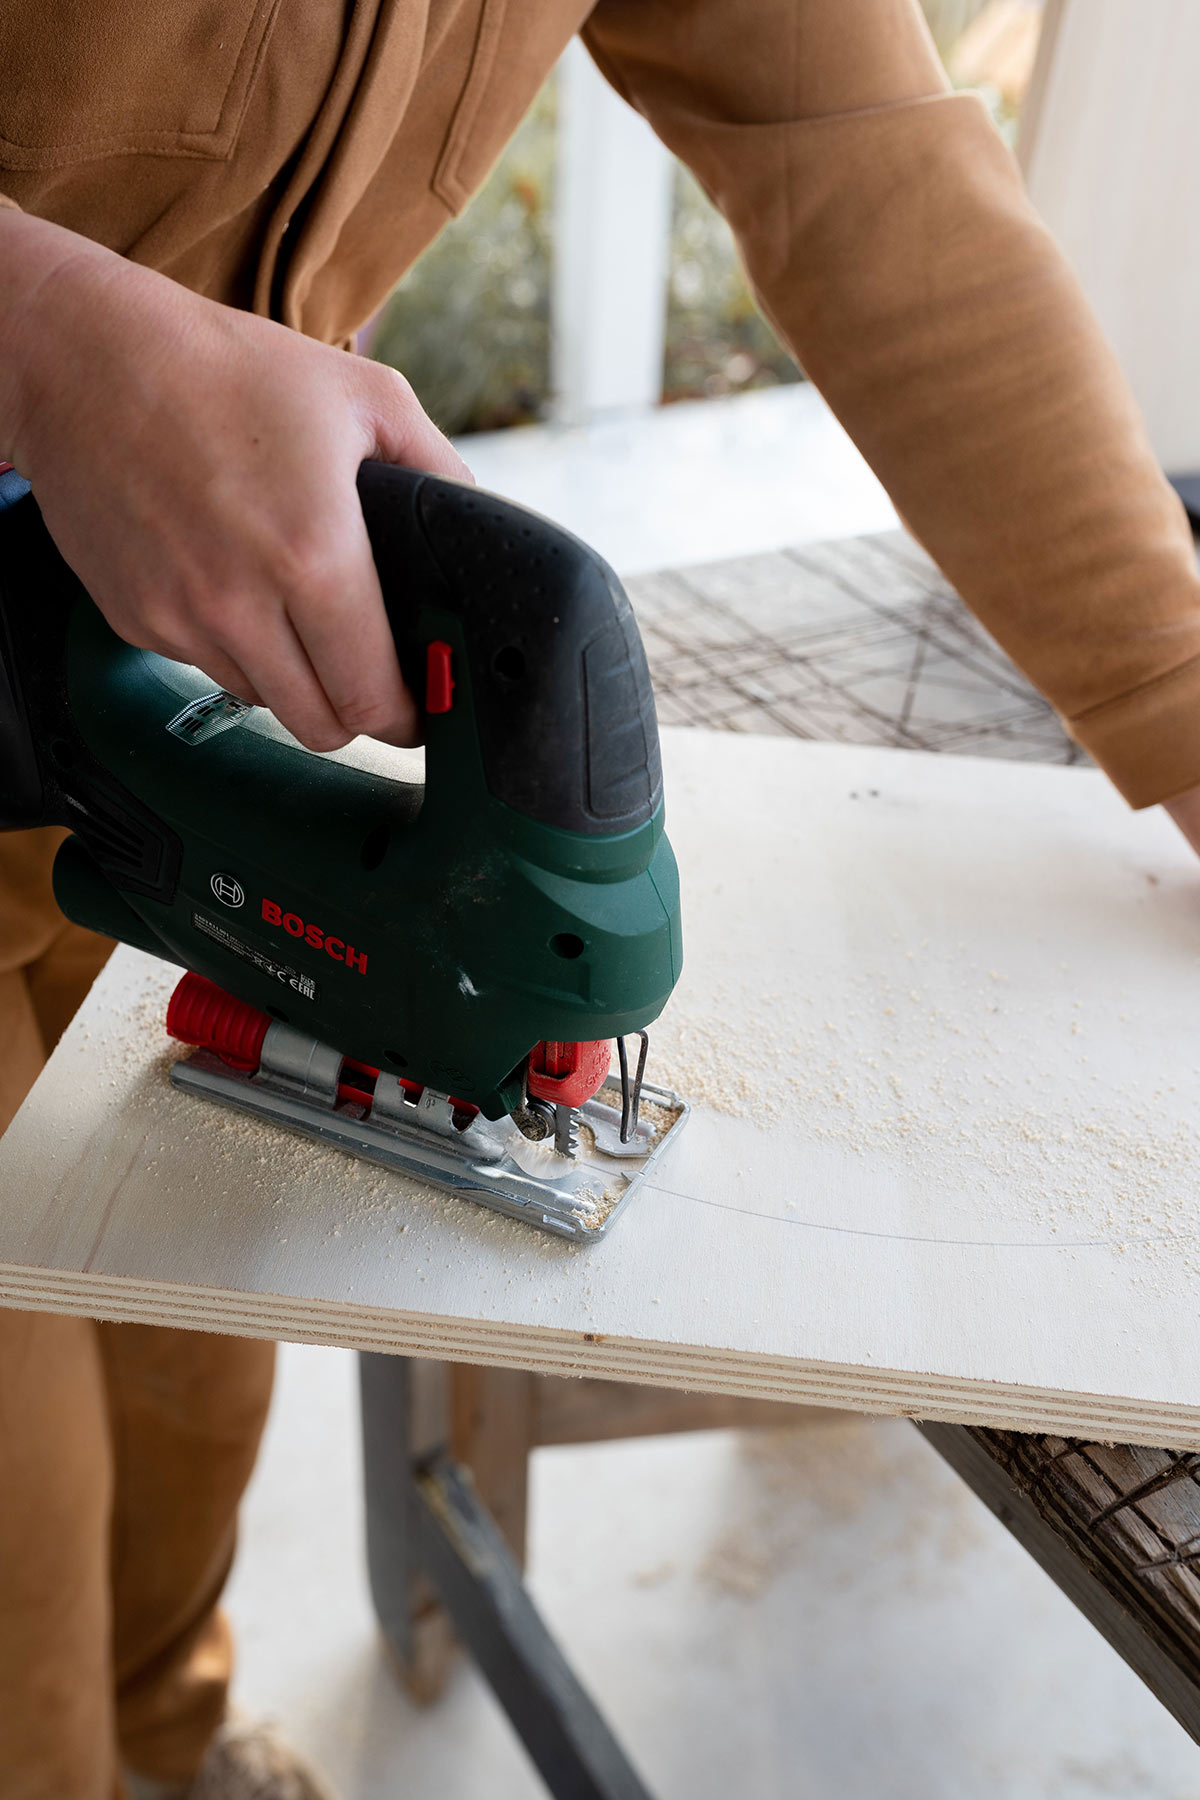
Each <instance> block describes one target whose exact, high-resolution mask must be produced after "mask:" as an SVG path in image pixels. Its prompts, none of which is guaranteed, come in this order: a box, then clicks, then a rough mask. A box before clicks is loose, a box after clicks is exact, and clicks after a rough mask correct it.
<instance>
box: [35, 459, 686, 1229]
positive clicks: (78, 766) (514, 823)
mask: <svg viewBox="0 0 1200 1800" xmlns="http://www.w3.org/2000/svg"><path fill="white" fill-rule="evenodd" d="M358 485H359V498H360V501H361V504H362V509H363V515H364V518H365V521H366V525H367V530H368V533H369V536H370V540H371V544H372V548H373V552H374V556H375V562H376V567H377V569H378V572H379V578H380V585H381V588H382V591H383V595H384V601H385V605H386V608H387V614H388V619H389V622H390V625H391V628H392V633H393V637H394V640H395V643H396V648H397V652H398V655H399V659H400V664H401V668H402V669H403V671H404V675H405V678H406V680H407V682H408V684H409V686H410V688H411V689H412V691H413V693H414V694H416V695H417V696H418V697H420V698H421V699H422V700H423V705H424V735H425V749H424V759H423V768H422V767H421V766H420V758H419V757H417V756H416V755H414V754H413V753H408V754H407V755H406V753H403V752H396V753H391V754H390V755H389V754H385V753H383V751H382V747H381V746H371V747H370V748H371V750H372V752H375V751H378V752H379V754H378V755H376V754H370V755H366V756H363V755H357V756H356V753H355V747H354V746H351V747H350V749H349V750H347V751H346V752H341V753H337V754H335V755H333V756H323V755H318V754H316V753H315V752H312V751H309V750H306V749H305V748H304V747H303V746H302V745H300V744H299V743H298V742H297V741H296V740H295V739H294V738H292V737H291V736H290V735H289V734H288V733H287V732H286V731H285V730H284V729H283V727H282V726H281V725H279V723H278V722H277V721H276V720H275V719H274V718H273V717H272V715H271V714H270V713H268V712H266V711H265V710H264V709H262V708H259V707H251V706H248V705H246V704H245V703H244V702H243V701H241V700H239V699H237V698H236V697H235V696H233V695H231V694H228V693H223V692H220V691H217V692H214V691H213V685H212V682H211V681H210V680H208V678H207V677H205V676H204V675H203V674H202V673H201V672H200V671H199V670H197V669H192V668H186V667H183V666H182V665H180V664H177V663H173V662H170V661H167V660H166V659H165V658H162V657H160V656H156V655H154V654H153V653H151V652H150V651H146V650H138V649H134V648H132V647H131V646H130V645H128V644H126V643H125V642H123V640H122V639H120V638H119V637H117V636H116V634H115V633H114V632H113V631H112V630H111V629H110V627H109V626H108V625H107V623H106V622H105V620H104V618H103V616H102V615H101V613H100V611H99V609H98V608H97V607H96V606H95V605H94V604H93V602H92V601H91V600H90V598H89V597H88V595H87V593H86V591H85V590H84V588H83V587H82V585H81V583H80V582H79V581H78V579H77V578H76V577H75V575H74V574H73V573H72V571H71V570H70V568H69V567H68V566H67V564H66V563H65V562H64V560H63V559H62V557H61V556H60V555H59V553H58V551H57V549H56V548H55V546H54V543H53V541H52V539H51V537H50V535H49V533H48V531H47V530H46V527H45V525H44V523H43V521H42V518H41V515H40V513H39V510H38V507H37V504H36V498H35V496H34V495H33V494H31V493H30V492H29V488H28V484H27V483H26V482H25V481H23V480H22V479H21V477H20V476H19V475H18V474H17V472H16V471H15V470H12V469H9V470H7V471H4V470H0V829H3V830H15V829H20V828H25V827H29V826H36V825H47V824H58V825H67V826H70V827H71V830H72V833H73V835H72V836H70V837H69V838H67V839H66V841H65V842H64V844H63V846H62V848H61V849H60V851H59V853H58V856H57V859H56V862H55V867H54V888H55V896H56V898H57V900H58V903H59V905H60V906H61V908H62V910H63V911H64V912H65V913H66V915H67V916H68V917H69V918H71V919H74V920H76V921H77V922H78V923H79V924H81V925H86V926H88V927H90V928H91V929H92V930H95V931H100V932H104V933H107V934H108V935H109V936H112V937H114V938H118V939H120V940H121V941H122V942H123V943H126V944H132V945H135V946H136V947H137V948H138V949H141V950H144V951H148V952H150V953H151V954H153V955H155V956H159V957H163V958H165V959H166V960H168V961H169V962H172V963H176V964H179V965H180V966H181V967H182V968H183V970H185V971H186V972H185V974H184V975H183V977H182V979H181V981H180V982H179V985H178V986H177V988H176V989H175V992H174V995H173V997H172V999H171V1003H170V1007H169V1009H168V1014H167V1018H166V1021H165V1023H166V1027H167V1030H168V1031H169V1032H170V1034H171V1035H172V1036H173V1037H175V1038H177V1039H179V1040H180V1041H181V1042H182V1043H184V1044H186V1045H188V1046H191V1053H190V1054H189V1055H186V1056H181V1057H180V1059H179V1060H178V1061H177V1062H176V1063H175V1065H174V1067H173V1068H172V1071H171V1080H172V1082H173V1083H174V1084H175V1085H176V1086H177V1087H179V1088H182V1089H185V1090H187V1091H189V1092H192V1093H196V1094H201V1095H204V1096H206V1097H208V1098H209V1099H211V1100H214V1101H218V1102H221V1103H223V1104H225V1105H229V1106H236V1107H240V1108H242V1109H244V1110H245V1111H247V1112H250V1113H252V1114H255V1115H257V1116H258V1117H260V1118H262V1119H264V1120H267V1121H269V1122H272V1123H274V1124H277V1125H280V1126H283V1127H286V1128H288V1129H291V1130H295V1131H302V1132H305V1133H307V1134H309V1135H311V1136H313V1137H315V1138H318V1139H321V1140H323V1141H325V1142H328V1143H331V1144H334V1145H336V1146H338V1147H339V1148H341V1149H343V1150H346V1151H349V1152H352V1153H353V1154H356V1155H358V1156H362V1157H366V1158H368V1159H369V1160H371V1161H373V1162H377V1163H380V1164H383V1165H384V1166H386V1167H388V1168H392V1169H396V1170H400V1171H402V1172H404V1173H406V1174H410V1175H413V1176H416V1177H418V1178H419V1179H421V1180H424V1181H429V1182H433V1183H435V1184H437V1185H439V1186H441V1187H445V1188H449V1189H451V1190H452V1191H453V1192H455V1193H457V1194H460V1195H463V1196H465V1197H467V1198H469V1199H472V1200H475V1201H479V1202H481V1203H483V1204H485V1205H488V1206H491V1207H494V1208H497V1209H498V1210H500V1211H501V1212H505V1213H508V1214H510V1215H512V1216H514V1217H516V1218H520V1219H523V1220H526V1221H528V1222H530V1223H532V1224H535V1225H538V1226H540V1227H542V1228H544V1229H546V1230H548V1231H551V1232H554V1233H557V1234H559V1235H562V1236H567V1237H572V1238H577V1239H583V1240H589V1239H592V1238H595V1237H596V1236H598V1235H600V1234H601V1233H603V1232H604V1231H605V1230H606V1229H607V1227H608V1226H609V1225H610V1224H611V1222H612V1220H613V1219H614V1218H615V1217H616V1216H617V1215H618V1213H619V1212H620V1211H621V1210H622V1208H623V1207H624V1206H625V1205H626V1203H627V1202H628V1200H629V1199H630V1197H631V1196H632V1195H633V1193H634V1192H635V1191H636V1189H637V1188H638V1186H639V1185H640V1184H641V1183H642V1182H644V1180H645V1178H646V1175H647V1174H648V1172H649V1171H650V1170H651V1169H652V1167H653V1166H654V1164H655V1162H656V1160H657V1158H658V1157H659V1155H660V1154H661V1153H662V1152H663V1150H664V1149H665V1148H666V1146H667V1145H668V1143H669V1142H670V1141H671V1140H672V1139H673V1138H674V1136H675V1135H676V1134H677V1133H678V1131H679V1130H680V1129H681V1128H682V1126H683V1124H684V1122H685V1120H686V1118H687V1114H688V1106H687V1103H686V1101H685V1100H683V1099H682V1098H681V1097H680V1096H679V1095H677V1094H675V1093H673V1092H671V1091H669V1090H666V1089H662V1088H657V1087H653V1086H651V1085H650V1084H649V1083H647V1082H646V1080H645V1079H644V1076H645V1066H646V1043H647V1040H646V1034H645V1027H646V1026H647V1025H648V1024H649V1023H650V1022H651V1021H652V1020H654V1019H655V1018H656V1017H657V1016H658V1014H659V1012H660V1011H661V1010H662V1008H663V1006H664V1004H665V1002H666V1000H667V998H668V996H669V994H670V993H671V990H672V988H673V986H674V984H675V982H676V980H677V979H678V976H679V972H680V965H681V954H682V952H681V941H680V922H679V883H678V876H677V871H676V867H675V861H674V857H673V855H672V852H671V848H670V845H669V843H668V841H667V838H666V836H665V834H664V830H663V800H662V774H661V763H660V757H659V745H658V728H657V722H656V719H655V714H654V701H653V695H652V692H651V687H650V679H649V673H648V671H647V667H646V660H645V654H644V652H643V649H642V644H641V639H640V637H639V635H638V631H637V626H636V624H635V621H634V618H633V613H632V610H631V608H630V605H629V602H628V599H627V598H626V596H625V594H624V591H623V589H622V588H621V585H620V583H619V582H618V580H617V578H616V576H615V575H614V574H613V572H612V570H611V569H610V568H609V567H608V565H607V564H606V563H605V562H604V561H603V560H602V559H601V558H600V557H599V556H598V555H597V554H596V553H595V552H594V551H593V550H591V549H590V548H589V547H588V546H587V545H585V544H583V543H581V542H580V541H579V540H578V539H577V538H575V537H573V536H572V535H571V534H570V533H569V532H566V531H564V530H562V529H561V528H559V527H558V526H556V525H554V524H552V523H550V522H549V521H547V520H545V519H543V518H541V517H539V516H538V515H537V514H535V513H532V512H529V511H527V510H526V509H525V508H523V507H520V506H517V505H515V504H514V503H512V502H510V501H507V500H504V499H501V498H499V497H498V496H496V495H492V494H488V493H484V492H481V491H480V490H478V489H475V488H472V487H470V486H468V485H465V484H462V483H458V482H453V481H448V480H444V479H441V478H439V477H435V476H432V475H427V474H423V473H420V472H418V471H414V470H410V469H401V468H395V467H390V466H386V465H383V464H378V463H366V464H364V465H363V467H362V469H361V471H360V474H359V484H358ZM614 1041H615V1043H616V1047H617V1070H616V1072H614V1071H613V1070H612V1068H611V1052H612V1045H613V1042H614Z"/></svg>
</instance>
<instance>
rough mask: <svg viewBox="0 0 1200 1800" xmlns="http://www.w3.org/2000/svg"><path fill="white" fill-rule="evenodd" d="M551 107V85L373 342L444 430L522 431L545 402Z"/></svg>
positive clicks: (399, 294)
mask: <svg viewBox="0 0 1200 1800" xmlns="http://www.w3.org/2000/svg"><path fill="white" fill-rule="evenodd" d="M554 102H555V83H554V81H553V79H551V80H550V81H548V82H547V83H546V85H545V87H544V88H543V89H542V91H541V93H540V94H539V95H538V97H537V99H536V100H535V101H534V103H533V106H532V107H531V109H530V111H529V112H528V113H527V114H526V116H525V118H524V120H523V121H522V123H521V125H520V127H519V129H518V131H517V134H516V136H515V137H514V138H513V140H512V142H511V144H509V146H508V148H507V150H506V151H505V152H504V155H503V156H502V157H501V159H500V162H499V163H498V164H497V166H496V168H495V169H494V171H493V172H492V175H491V178H490V180H489V181H488V182H487V184H486V185H485V186H484V188H483V189H482V190H481V191H480V192H479V193H478V194H477V195H476V196H475V198H474V200H472V202H471V204H470V206H469V207H468V208H467V210H466V212H464V213H463V214H462V216H461V217H460V218H457V219H455V220H453V221H452V222H451V223H450V224H449V225H448V226H447V227H446V229H445V231H443V232H442V234H441V236H440V237H439V238H438V240H437V242H436V243H435V244H434V245H433V246H432V248H431V249H429V250H427V251H426V253H425V255H424V256H423V257H422V258H421V260H420V262H419V263H417V265H416V267H415V268H414V269H412V270H411V271H410V272H409V273H408V274H407V275H406V276H405V278H404V280H403V281H402V282H401V283H400V286H399V287H398V288H397V289H396V291H395V293H394V294H393V295H392V297H391V299H390V300H389V301H388V303H387V306H386V307H385V308H384V310H383V313H382V315H381V316H380V319H379V322H378V325H377V326H376V328H375V331H374V334H373V336H372V337H371V338H370V341H369V342H370V354H371V355H372V356H374V357H375V358H376V359H377V360H378V361H379V362H385V363H390V364H391V366H392V367H393V368H396V369H401V370H403V372H404V374H405V375H406V376H407V377H408V379H409V380H410V381H411V382H412V384H413V387H414V388H415V389H416V391H417V394H418V395H419V397H420V399H421V403H422V405H423V406H424V407H425V409H426V411H427V412H428V413H429V415H430V417H431V418H433V419H434V420H435V422H436V423H437V424H438V425H440V426H441V428H442V430H443V431H447V432H451V433H456V432H463V431H493V430H496V429H498V428H499V427H501V426H504V425H524V424H528V423H529V421H530V420H532V419H538V418H541V417H542V416H543V415H544V414H545V412H546V409H547V408H548V406H549V401H550V258H551V255H552V253H553V251H552V242H551V239H552V220H553V212H554V126H555V118H556V108H555V103H554Z"/></svg>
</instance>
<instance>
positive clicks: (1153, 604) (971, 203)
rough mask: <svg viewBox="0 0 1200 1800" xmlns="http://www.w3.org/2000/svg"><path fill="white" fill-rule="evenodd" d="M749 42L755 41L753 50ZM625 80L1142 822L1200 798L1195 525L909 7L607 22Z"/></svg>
mask: <svg viewBox="0 0 1200 1800" xmlns="http://www.w3.org/2000/svg"><path fill="white" fill-rule="evenodd" d="M750 21H753V22H752V23H751V22H750ZM584 37H585V41H586V42H587V44H588V47H589V49H590V50H591V52H592V55H593V56H594V57H595V59H596V61H597V62H598V63H599V65H600V67H601V69H602V70H603V71H604V73H605V74H606V75H607V76H608V78H609V80H610V81H611V82H612V83H613V85H614V86H615V87H616V88H617V89H618V91H619V92H620V93H622V94H623V95H624V97H625V98H626V99H627V100H629V101H630V102H631V103H632V104H633V105H634V106H635V107H637V108H638V110H639V111H640V112H642V113H643V114H644V115H645V116H646V118H647V119H648V120H649V121H650V123H651V124H652V125H653V127H654V128H655V130H656V131H657V133H658V135H659V136H660V137H661V138H662V139H663V140H664V141H665V142H666V143H667V144H668V145H669V146H670V148H671V149H672V150H673V151H675V153H676V154H677V155H678V156H679V157H680V158H681V159H682V160H683V161H684V162H685V163H687V164H688V166H689V167H690V168H691V169H692V170H693V171H694V172H695V174H696V175H697V177H698V178H699V180H700V181H701V183H702V184H703V186H704V187H705V189H706V190H707V192H708V193H709V194H710V196H711V197H712V199H713V200H714V201H715V203H716V204H717V206H718V207H720V209H721V211H722V212H723V213H724V214H725V216H726V218H727V219H728V220H729V222H730V224H731V225H732V227H733V230H734V233H735V236H736V238H737V242H738V246H739V249H740V251H741V254H742V257H743V259H744V261H745V264H746V268H747V270H748V273H749V276H750V279H751V281H752V283H753V285H754V288H755V290H756V293H757V296H758V299H759V302H760V304H761V305H762V307H763V309H764V311H765V312H766V313H767V315H768V316H769V317H770V318H771V319H772V321H773V322H774V324H775V325H776V327H777V329H778V330H779V332H780V333H781V335H782V336H783V338H784V339H785V341H786V342H787V343H788V344H789V345H790V347H791V348H792V350H793V351H794V353H795V355H796V356H797V357H798V358H799V360H800V362H801V364H802V365H803V367H804V369H805V371H806V372H807V374H808V375H809V376H810V377H811V379H812V380H813V381H814V382H815V383H816V385H817V387H818V388H819V389H820V390H821V392H822V393H823V394H824V395H825V397H826V399H827V400H828V401H829V403H830V405H831V407H832V408H833V410H834V412H835V413H836V414H837V415H838V417H839V418H840V419H841V420H842V422H843V424H844V425H845V427H846V429H847V430H848V431H849V432H850V434H851V436H852V437H853V438H854V440H855V442H856V443H857V444H858V446H859V448H860V449H861V450H862V452H863V454H864V455H865V456H866V458H867V460H868V461H869V462H870V464H871V466H872V467H873V468H874V470H875V471H876V473H877V474H878V476H879V478H880V480H881V481H882V482H883V483H884V485H885V487H886V488H887V490H888V492H889V493H890V495H891V496H892V499H893V500H894V502H895V504H896V506H897V508H898V510H899V511H900V512H901V514H902V515H903V516H904V518H905V519H906V521H907V522H908V523H909V524H910V525H911V527H912V529H913V531H914V532H915V534H916V535H917V536H918V537H919V538H920V540H921V541H922V542H923V543H924V545H925V546H926V548H927V549H928V550H929V552H930V553H931V555H932V556H934V557H935V558H936V560H937V562H938V563H939V564H940V565H941V567H942V569H943V570H944V571H945V573H946V575H947V576H948V578H949V579H950V580H951V581H952V582H953V583H954V585H955V587H956V588H957V589H958V591H959V592H960V594H961V595H962V597H963V599H964V600H965V601H966V602H967V604H968V605H969V606H970V607H971V608H972V610H973V611H974V612H975V613H976V614H977V615H978V617H979V618H980V619H981V620H982V621H983V623H984V624H985V625H986V626H987V627H988V629H989V630H990V631H991V632H992V633H993V635H994V636H995V637H996V638H997V639H998V640H999V642H1000V643H1001V644H1002V645H1003V646H1004V648H1005V649H1006V650H1007V651H1008V652H1009V654H1010V655H1011V656H1012V657H1013V658H1014V660H1015V661H1016V662H1017V663H1018V664H1019V665H1020V666H1021V668H1023V669H1024V670H1025V672H1026V673H1027V674H1028V676H1029V677H1030V679H1031V680H1032V681H1033V682H1035V683H1036V685H1037V686H1038V687H1039V688H1040V689H1041V690H1042V692H1043V693H1045V694H1046V695H1047V696H1048V698H1049V699H1050V700H1051V701H1052V703H1053V704H1054V705H1055V706H1056V707H1057V708H1058V710H1059V712H1060V713H1061V715H1062V717H1063V718H1064V720H1065V722H1066V724H1067V726H1068V728H1069V730H1070V731H1071V732H1072V734H1073V735H1074V737H1075V738H1076V739H1077V740H1078V741H1079V742H1080V743H1081V744H1082V745H1083V746H1084V748H1085V749H1086V750H1088V751H1089V752H1090V753H1091V755H1092V756H1093V757H1094V758H1095V759H1096V761H1097V762H1098V763H1099V764H1100V765H1101V767H1102V768H1104V769H1105V770H1106V771H1107V773H1108V774H1109V776H1110V777H1111V778H1112V780H1113V781H1114V783H1115V784H1116V786H1117V787H1118V788H1119V789H1120V790H1121V792H1122V793H1123V794H1124V795H1125V796H1126V798H1127V799H1128V800H1129V801H1130V802H1131V803H1132V804H1133V805H1134V806H1146V805H1149V804H1151V803H1152V802H1154V801H1157V800H1165V799H1170V798H1172V797H1173V796H1175V795H1177V794H1179V793H1182V792H1184V791H1186V790H1187V789H1188V788H1191V787H1194V786H1196V785H1198V784H1200V579H1198V578H1197V574H1196V563H1195V555H1194V550H1193V546H1192V541H1191V535H1190V532H1189V530H1188V527H1187V522H1186V519H1185V516H1184V513H1183V509H1182V507H1181V506H1180V504H1179V502H1178V500H1177V499H1176V497H1175V495H1174V494H1173V493H1172V491H1171V489H1170V488H1169V487H1168V485H1167V483H1166V481H1165V480H1164V478H1163V476H1162V474H1161V472H1160V470H1159V468H1158V465H1157V462H1156V460H1155V458H1154V455H1153V453H1152V451H1151V449H1150V446H1149V443H1148V441H1147V439H1146V435H1145V431H1144V428H1143V425H1142V423H1141V420H1140V417H1139V415H1138V412H1137V408H1136V406H1135V404H1134V401H1133V398H1132V395H1131V394H1130V392H1129V389H1128V387H1127V384H1126V382H1125V379H1124V377H1123V375H1122V373H1121V371H1120V369H1119V368H1118V366H1117V363H1116V359H1115V357H1114V356H1113V353H1112V351H1111V350H1110V348H1109V346H1108V344H1107V343H1106V341H1105V339H1104V337H1103V335H1102V333H1101V331H1100V328H1099V326H1098V324H1097V322H1096V320H1095V318H1094V317H1093V315H1092V313H1091V310H1090V308H1089V307H1088V304H1087V302H1086V300H1085V299H1084V297H1083V294H1082V291H1081V290H1080V288H1079V286H1078V284H1077V282H1076V281H1075V279H1074V277H1073V275H1072V273H1071V271H1070V269H1069V268H1068V266H1067V263H1066V260H1065V258H1064V257H1063V256H1062V254H1061V252H1060V251H1059V250H1058V249H1057V247H1056V245H1055V244H1054V242H1053V240H1052V239H1051V237H1050V236H1049V234H1048V232H1047V231H1046V230H1045V228H1044V227H1043V226H1042V225H1041V223H1040V221H1039V220H1038V218H1037V215H1036V214H1035V212H1034V211H1033V209H1032V207H1031V205H1030V203H1029V201H1028V200H1027V198H1026V196H1025V194H1024V190H1023V187H1022V184H1021V179H1020V175H1019V173H1018V171H1017V168H1016V165H1015V163H1014V161H1013V159H1012V157H1011V156H1010V155H1009V153H1008V151H1007V150H1006V149H1005V147H1004V145H1003V143H1002V142H1001V140H1000V138H999V137H998V135H997V134H996V133H995V131H994V130H993V129H992V127H991V124H990V122H989V120H988V118H987V115H986V113H985V111H984V109H983V107H982V105H981V104H980V103H979V101H978V100H977V99H976V98H975V97H974V96H971V95H959V94H951V93H949V92H948V91H947V84H946V80H945V76H944V74H943V72H942V69H941V65H940V64H939V62H938V60H937V56H936V53H935V51H934V48H933V45H932V42H931V41H930V39H929V36H928V33H927V31H926V28H925V24H924V20H923V18H922V16H921V14H920V12H919V9H918V6H917V0H756V4H755V5H754V7H753V8H749V9H748V8H747V7H746V6H745V5H744V4H743V0H600V3H599V4H598V5H597V7H596V9H595V11H594V12H593V14H592V15H591V18H590V19H589V20H588V23H587V25H586V27H585V30H584Z"/></svg>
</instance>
